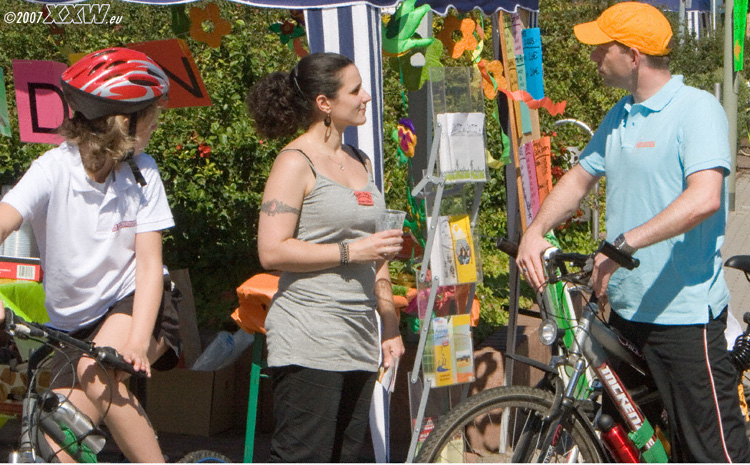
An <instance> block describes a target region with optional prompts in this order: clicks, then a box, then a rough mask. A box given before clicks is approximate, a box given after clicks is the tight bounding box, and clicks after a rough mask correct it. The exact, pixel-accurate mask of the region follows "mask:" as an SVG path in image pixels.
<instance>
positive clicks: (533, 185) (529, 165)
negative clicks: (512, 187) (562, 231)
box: [524, 142, 540, 220]
mask: <svg viewBox="0 0 750 465" xmlns="http://www.w3.org/2000/svg"><path fill="white" fill-rule="evenodd" d="M524 147H525V148H524V152H525V153H528V154H531V155H532V157H533V154H534V144H533V143H532V142H527V143H525V144H524ZM526 171H528V173H529V191H530V192H529V197H530V203H531V219H532V220H533V219H534V217H535V216H536V214H537V213H538V212H539V206H540V202H539V183H538V182H537V179H536V159H534V158H529V159H528V160H526Z"/></svg>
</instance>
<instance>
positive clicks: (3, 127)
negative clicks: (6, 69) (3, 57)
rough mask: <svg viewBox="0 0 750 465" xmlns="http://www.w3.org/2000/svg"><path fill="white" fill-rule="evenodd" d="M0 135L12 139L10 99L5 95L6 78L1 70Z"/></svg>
mask: <svg viewBox="0 0 750 465" xmlns="http://www.w3.org/2000/svg"><path fill="white" fill-rule="evenodd" d="M0 135H3V136H5V137H10V116H8V97H7V96H6V95H5V76H4V75H3V70H2V69H0Z"/></svg>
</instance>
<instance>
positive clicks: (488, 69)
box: [477, 60, 508, 99]
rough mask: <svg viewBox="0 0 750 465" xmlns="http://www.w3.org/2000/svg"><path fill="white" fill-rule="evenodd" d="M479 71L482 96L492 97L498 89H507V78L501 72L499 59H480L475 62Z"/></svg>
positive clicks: (501, 64)
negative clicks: (482, 90)
mask: <svg viewBox="0 0 750 465" xmlns="http://www.w3.org/2000/svg"><path fill="white" fill-rule="evenodd" d="M477 67H478V68H479V72H480V73H481V74H482V86H483V89H484V96H485V97H487V98H488V99H494V98H495V96H496V95H497V91H498V89H507V88H508V80H507V79H505V75H504V74H503V63H502V62H501V61H500V60H492V61H490V62H488V61H487V60H480V61H479V63H477Z"/></svg>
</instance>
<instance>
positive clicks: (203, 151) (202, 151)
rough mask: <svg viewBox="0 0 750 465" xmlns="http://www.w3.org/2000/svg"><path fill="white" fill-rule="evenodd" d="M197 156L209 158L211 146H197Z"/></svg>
mask: <svg viewBox="0 0 750 465" xmlns="http://www.w3.org/2000/svg"><path fill="white" fill-rule="evenodd" d="M198 156H200V157H201V158H211V146H210V145H208V144H203V143H201V144H198Z"/></svg>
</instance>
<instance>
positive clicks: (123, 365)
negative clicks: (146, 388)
mask: <svg viewBox="0 0 750 465" xmlns="http://www.w3.org/2000/svg"><path fill="white" fill-rule="evenodd" d="M95 350H96V359H97V360H99V361H100V362H102V363H105V364H107V365H110V366H112V367H114V368H115V369H117V370H121V371H124V372H126V373H130V374H131V375H133V376H135V377H139V378H143V377H145V376H146V372H145V371H136V370H134V369H133V365H131V364H130V363H128V362H126V361H125V359H124V358H122V355H120V354H119V353H118V352H117V351H116V350H115V349H113V348H112V347H97V348H96V349H95Z"/></svg>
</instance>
